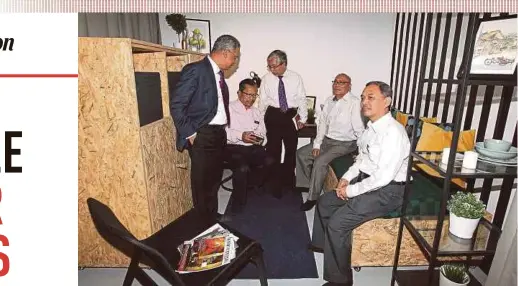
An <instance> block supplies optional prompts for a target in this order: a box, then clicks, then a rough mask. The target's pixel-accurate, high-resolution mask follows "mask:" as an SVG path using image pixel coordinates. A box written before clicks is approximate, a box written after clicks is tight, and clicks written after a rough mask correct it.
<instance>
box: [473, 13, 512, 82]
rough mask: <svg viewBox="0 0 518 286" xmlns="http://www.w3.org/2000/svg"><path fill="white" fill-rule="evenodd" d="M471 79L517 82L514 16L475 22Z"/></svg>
mask: <svg viewBox="0 0 518 286" xmlns="http://www.w3.org/2000/svg"><path fill="white" fill-rule="evenodd" d="M476 29H477V30H476V31H477V34H476V36H475V44H474V47H473V56H472V60H471V68H470V71H469V78H470V79H490V78H493V79H506V78H516V60H517V59H516V48H517V26H516V16H514V17H509V18H503V19H502V18H497V19H489V20H482V19H480V20H479V21H478V25H477V27H476Z"/></svg>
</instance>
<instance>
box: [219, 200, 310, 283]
mask: <svg viewBox="0 0 518 286" xmlns="http://www.w3.org/2000/svg"><path fill="white" fill-rule="evenodd" d="M232 201H233V199H232V197H231V198H230V201H229V204H228V206H227V209H226V211H225V214H227V215H229V216H231V218H232V219H231V221H229V222H225V223H226V224H228V225H229V226H231V227H233V228H235V229H236V230H238V231H239V232H241V233H243V234H244V235H247V236H249V237H250V238H252V239H255V240H256V241H258V242H259V243H260V244H261V245H262V247H263V249H264V253H263V257H264V262H265V265H266V273H267V277H268V279H299V278H318V273H317V267H316V262H315V258H314V255H313V253H312V252H310V251H308V250H307V246H308V243H309V242H310V234H309V229H308V224H307V221H306V215H305V213H304V212H302V211H300V210H299V207H300V205H301V203H302V197H301V195H300V193H295V192H286V193H285V194H284V196H283V197H282V199H280V200H279V199H276V198H274V197H272V196H271V195H270V194H267V193H263V192H262V191H261V190H258V191H249V192H248V199H247V204H246V206H245V207H244V209H243V211H242V212H241V213H239V214H232V212H231V211H230V208H231V204H232ZM236 278H238V279H257V278H258V272H257V268H256V267H255V265H253V264H249V265H247V266H246V267H245V268H244V269H243V270H242V271H241V272H240V273H239V274H238V275H237V276H236Z"/></svg>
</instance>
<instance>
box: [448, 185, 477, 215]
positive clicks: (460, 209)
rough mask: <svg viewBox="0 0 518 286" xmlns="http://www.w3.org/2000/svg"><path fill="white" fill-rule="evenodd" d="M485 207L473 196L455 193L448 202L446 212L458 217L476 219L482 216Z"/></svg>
mask: <svg viewBox="0 0 518 286" xmlns="http://www.w3.org/2000/svg"><path fill="white" fill-rule="evenodd" d="M485 209H486V206H485V205H484V203H482V201H480V200H479V199H477V197H475V195H474V194H472V193H467V192H462V191H461V192H457V193H456V194H454V195H453V196H452V197H451V199H450V200H449V201H448V210H449V211H450V212H451V213H454V214H455V215H456V216H458V217H463V218H469V219H478V218H481V217H483V216H484V213H485Z"/></svg>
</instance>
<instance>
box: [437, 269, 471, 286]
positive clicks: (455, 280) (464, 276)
mask: <svg viewBox="0 0 518 286" xmlns="http://www.w3.org/2000/svg"><path fill="white" fill-rule="evenodd" d="M440 273H441V275H440V278H439V286H457V285H468V284H469V282H470V278H469V275H468V272H467V270H466V267H464V266H463V265H454V264H445V265H443V266H441V270H440Z"/></svg>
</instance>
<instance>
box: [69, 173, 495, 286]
mask: <svg viewBox="0 0 518 286" xmlns="http://www.w3.org/2000/svg"><path fill="white" fill-rule="evenodd" d="M225 172H227V170H226V171H225ZM226 175H228V174H227V173H225V176H226ZM227 184H228V186H231V183H230V182H228V183H227ZM218 195H219V213H224V212H225V208H226V206H227V203H228V200H229V199H230V192H227V191H225V190H223V189H220V190H219V194H218ZM302 196H303V199H304V200H305V199H306V196H307V193H302ZM313 215H314V208H313V209H312V210H311V211H308V212H306V217H307V221H308V228H309V230H311V229H312V228H313ZM310 233H311V231H310ZM315 261H316V263H317V269H318V274H319V278H318V279H290V280H287V279H272V280H268V285H272V286H276V285H287V286H290V285H297V286H313V285H322V284H324V283H325V282H326V281H324V280H323V279H322V264H323V254H320V253H315ZM401 269H404V268H401ZM412 269H416V268H415V267H414V268H412ZM146 271H147V272H148V274H149V275H150V276H151V277H152V278H153V279H155V281H157V283H158V284H159V285H169V284H168V283H167V282H166V281H165V280H164V279H162V278H161V277H160V276H159V275H157V274H156V273H154V272H153V271H150V270H146ZM391 271H392V268H391V267H365V268H362V269H361V271H359V272H354V285H360V286H368V285H390V278H391ZM472 273H473V275H475V277H477V279H478V281H481V282H483V281H485V279H486V276H485V274H484V273H483V272H482V271H480V270H479V269H475V270H474V271H472ZM125 275H126V269H125V268H86V269H83V270H79V286H100V285H102V286H112V285H113V286H120V285H122V281H123V280H124V276H125ZM133 285H140V283H138V282H134V283H133ZM228 285H229V286H247V285H260V284H259V281H257V280H233V281H232V282H231V283H229V284H228ZM482 285H484V284H482Z"/></svg>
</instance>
